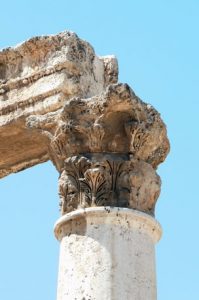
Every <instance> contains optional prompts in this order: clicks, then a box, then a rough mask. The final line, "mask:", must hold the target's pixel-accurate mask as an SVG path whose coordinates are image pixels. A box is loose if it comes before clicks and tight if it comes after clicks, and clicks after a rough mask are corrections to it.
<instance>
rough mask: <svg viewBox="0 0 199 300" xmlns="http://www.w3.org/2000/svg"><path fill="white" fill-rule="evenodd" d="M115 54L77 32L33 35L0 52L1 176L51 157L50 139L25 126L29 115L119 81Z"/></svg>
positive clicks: (90, 94) (97, 91)
mask: <svg viewBox="0 0 199 300" xmlns="http://www.w3.org/2000/svg"><path fill="white" fill-rule="evenodd" d="M117 75H118V67H117V61H116V58H115V57H114V56H105V57H98V56H96V54H95V52H94V50H93V48H92V47H91V45H90V44H89V43H87V42H85V41H83V40H81V39H79V38H78V36H77V35H76V34H75V33H72V32H63V33H60V34H58V35H49V36H41V37H35V38H32V39H30V40H28V41H26V42H24V43H22V44H20V45H17V46H16V47H13V48H7V49H4V50H2V51H0V177H3V176H5V175H7V174H9V173H12V172H16V171H19V170H21V169H25V168H27V167H30V166H32V165H34V164H37V163H40V162H43V161H46V160H48V159H49V157H48V153H47V148H46V140H45V138H44V137H42V136H39V135H38V134H37V133H35V132H34V131H32V132H31V133H30V132H29V131H28V130H27V128H25V126H24V124H25V118H26V117H27V116H29V115H30V114H44V113H48V112H52V111H55V110H57V109H59V108H61V107H62V106H63V103H65V102H66V101H68V100H69V99H70V98H71V97H74V96H80V97H85V98H87V97H90V96H93V95H96V94H99V93H100V92H101V91H103V90H104V88H105V87H106V86H107V85H108V84H110V83H115V82H117Z"/></svg>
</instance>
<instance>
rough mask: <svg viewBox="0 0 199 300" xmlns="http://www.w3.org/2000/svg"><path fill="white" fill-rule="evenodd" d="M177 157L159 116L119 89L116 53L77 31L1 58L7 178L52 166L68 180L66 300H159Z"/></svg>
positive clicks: (62, 276)
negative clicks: (161, 202)
mask: <svg viewBox="0 0 199 300" xmlns="http://www.w3.org/2000/svg"><path fill="white" fill-rule="evenodd" d="M168 152H169V141H168V138H167V133H166V127H165V124H164V123H163V121H162V119H161V117H160V114H159V113H158V112H157V111H156V110H155V109H154V108H153V107H152V106H151V105H150V104H147V103H144V102H143V101H142V100H140V99H139V98H138V97H137V96H136V95H135V94H134V92H133V90H132V89H131V88H130V87H129V86H128V85H127V84H123V83H118V65H117V60H116V58H115V57H114V56H105V57H98V56H97V55H96V54H95V52H94V50H93V48H92V47H91V45H90V44H88V43H87V42H85V41H83V40H81V39H80V38H79V37H78V36H77V35H76V34H74V33H72V32H63V33H60V34H58V35H49V36H42V37H35V38H32V39H30V40H28V41H26V42H24V43H22V44H20V45H17V46H16V47H14V48H7V49H4V50H2V51H1V52H0V176H1V177H4V176H6V175H9V174H10V173H13V172H18V171H21V170H24V169H26V168H29V167H31V166H34V165H36V164H38V163H42V162H45V161H47V160H51V161H52V162H53V164H54V165H55V167H56V169H57V171H58V172H59V174H60V176H59V195H60V206H61V213H62V217H61V218H60V219H59V220H58V221H57V223H56V225H55V235H56V237H57V238H58V239H59V240H60V241H61V253H60V267H59V276H58V294H57V300H66V299H71V300H72V299H81V300H82V299H85V300H87V299H92V300H94V299H96V300H98V299H99V300H103V299H107V300H110V299H113V300H119V299H126V300H130V299H131V300H146V299H147V300H155V299H156V280H155V258H154V243H155V242H157V241H158V239H159V238H160V235H161V228H160V225H159V224H158V223H157V221H156V220H155V219H154V211H155V204H156V201H157V198H158V196H159V194H160V187H161V180H160V177H159V176H158V174H157V173H156V169H157V166H158V165H159V164H160V163H161V162H163V161H164V159H165V158H166V156H167V154H168ZM126 257H128V259H126ZM125 260H126V261H125ZM102 295H103V296H102ZM146 295H147V296H146Z"/></svg>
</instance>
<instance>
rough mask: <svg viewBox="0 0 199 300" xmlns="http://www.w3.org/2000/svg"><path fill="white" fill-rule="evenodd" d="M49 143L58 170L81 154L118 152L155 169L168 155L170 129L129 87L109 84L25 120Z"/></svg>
mask: <svg viewBox="0 0 199 300" xmlns="http://www.w3.org/2000/svg"><path fill="white" fill-rule="evenodd" d="M27 120H28V121H27V124H28V126H29V127H30V128H33V129H34V128H38V129H39V130H41V131H42V132H43V134H44V135H45V136H47V137H48V138H49V142H50V144H49V146H50V147H49V151H50V152H51V154H52V155H51V158H52V160H53V161H54V163H55V165H56V167H57V169H58V170H59V171H62V168H63V164H64V160H65V159H66V158H67V157H70V156H72V155H77V154H80V153H120V154H129V155H132V156H133V157H134V158H137V159H140V160H143V161H146V162H147V163H149V164H151V165H152V166H153V167H154V168H156V167H157V165H158V164H159V163H161V162H162V161H164V159H165V157H166V156H167V154H168V151H169V141H168V138H167V132H166V126H165V124H164V123H163V121H162V119H161V118H160V115H159V113H158V112H157V111H156V110H155V109H154V108H153V107H152V106H151V105H148V104H146V103H144V102H143V101H141V100H140V99H139V98H138V97H137V96H136V95H135V94H134V92H133V91H132V90H131V88H130V87H129V86H128V85H127V84H121V83H118V84H113V85H109V86H108V87H107V89H106V90H105V91H104V92H102V93H101V94H99V95H96V96H93V97H91V98H86V99H81V98H79V97H78V98H76V97H75V98H73V99H71V100H70V101H68V102H67V103H66V104H65V106H64V107H63V109H61V110H59V111H57V112H55V113H49V114H45V115H41V116H39V115H38V116H30V117H29V118H28V119H27Z"/></svg>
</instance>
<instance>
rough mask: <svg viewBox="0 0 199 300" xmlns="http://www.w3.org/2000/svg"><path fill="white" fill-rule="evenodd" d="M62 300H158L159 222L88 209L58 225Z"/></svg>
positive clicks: (109, 210)
mask: <svg viewBox="0 0 199 300" xmlns="http://www.w3.org/2000/svg"><path fill="white" fill-rule="evenodd" d="M55 235H56V237H57V238H58V239H59V240H60V264H59V277H58V289H57V299H58V300H72V299H78V300H82V299H86V300H89V299H90V300H94V299H95V300H121V299H125V300H155V299H156V296H157V295H156V270H155V243H156V242H157V241H158V240H159V239H160V236H161V227H160V225H159V224H158V222H157V221H155V219H153V218H152V217H150V216H148V215H146V214H144V213H139V212H136V211H134V210H130V209H124V208H110V207H109V208H108V207H107V208H102V207H98V208H88V209H85V210H77V211H75V212H72V213H69V214H66V215H64V216H63V217H62V218H60V219H59V220H58V222H57V223H56V225H55Z"/></svg>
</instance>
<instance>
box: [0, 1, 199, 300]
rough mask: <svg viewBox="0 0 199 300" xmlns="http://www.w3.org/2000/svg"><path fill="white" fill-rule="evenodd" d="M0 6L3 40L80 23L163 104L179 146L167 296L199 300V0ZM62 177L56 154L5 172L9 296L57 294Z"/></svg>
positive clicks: (165, 170) (169, 189)
mask: <svg viewBox="0 0 199 300" xmlns="http://www.w3.org/2000/svg"><path fill="white" fill-rule="evenodd" d="M0 9H1V17H0V48H4V47H7V46H11V45H15V44H16V43H19V42H21V41H23V40H26V39H27V38H29V37H31V36H35V35H41V34H52V33H58V32H60V31H63V30H65V29H69V30H72V31H75V32H76V33H77V34H78V35H79V36H80V37H81V38H83V39H85V40H87V41H88V42H90V43H91V44H92V45H93V47H94V48H95V51H96V53H97V54H99V55H106V54H115V55H116V56H117V58H118V60H119V69H120V76H119V78H120V81H121V82H127V83H128V84H130V86H131V87H132V88H133V90H134V91H135V92H136V94H137V95H138V96H139V97H140V98H142V99H143V100H144V101H146V102H149V103H151V104H152V105H153V106H155V108H157V109H158V110H159V112H160V113H161V115H162V117H163V119H164V121H165V122H166V124H167V126H168V134H169V138H170V141H171V153H170V155H169V157H168V159H167V160H166V162H165V163H164V164H162V165H161V166H160V167H159V169H158V172H159V174H160V176H161V178H162V182H163V184H162V193H161V196H160V198H159V201H158V204H157V209H156V217H157V219H158V220H159V221H160V223H161V224H162V226H163V230H164V234H163V237H162V240H161V241H160V242H159V244H158V245H157V248H156V251H157V282H158V300H198V299H199V289H198V287H199V234H198V229H199V217H198V212H199V201H198V200H199V192H198V186H199V175H198V169H199V163H198V153H199V133H198V130H199V126H198V119H199V99H198V95H199V92H198V87H199V76H198V75H199V74H198V73H199V39H198V36H199V1H198V0H195V1H194V0H189V1H188V0H187V1H183V0H156V1H154V0H151V1H148V0H145V1H142V0H140V1H138V0H137V1H134V0H129V1H127V0H126V1H125V0H123V1H117V0H115V1H112V0H106V1H105V0H101V1H97V0H90V1H89V0H84V1H83V0H82V1H81V0H79V1H78V0H76V1H74V0H70V1H68V0H61V1H60V0H57V1H55V0H54V1H52V0H48V1H47V0H43V1H42V0H40V1H39V0H34V1H33V0H32V1H30V0H26V1H22V0H16V1H14V0H10V1H2V2H1V5H0ZM57 178H58V174H57V172H56V171H55V169H54V167H53V166H52V164H51V163H50V162H48V163H46V164H42V165H38V166H36V167H34V168H31V169H28V170H26V171H23V172H21V173H18V174H14V175H10V176H8V177H7V178H5V179H2V180H0V245H1V247H0V299H2V300H13V299H15V300H35V299H37V300H40V299H41V300H44V299H45V300H54V299H55V297H56V296H55V295H56V280H57V269H58V251H59V244H58V242H57V241H56V240H55V238H54V236H53V224H54V222H55V221H56V220H57V218H58V216H59V211H58V196H57ZM124 300H125V299H124ZM146 300H147V299H146Z"/></svg>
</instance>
